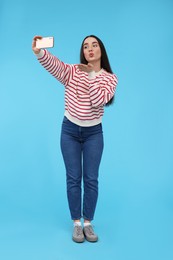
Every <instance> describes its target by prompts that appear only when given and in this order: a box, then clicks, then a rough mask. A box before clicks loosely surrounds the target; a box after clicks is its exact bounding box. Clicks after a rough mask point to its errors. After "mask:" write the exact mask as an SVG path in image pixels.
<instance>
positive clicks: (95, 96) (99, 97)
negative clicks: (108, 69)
mask: <svg viewBox="0 0 173 260" xmlns="http://www.w3.org/2000/svg"><path fill="white" fill-rule="evenodd" d="M117 83H118V80H117V77H116V76H115V74H110V75H108V76H105V77H104V79H103V80H97V78H90V86H89V93H90V100H91V103H92V106H93V107H99V106H104V105H105V104H106V103H108V102H109V101H110V100H111V98H112V97H113V96H114V93H115V90H116V86H117Z"/></svg>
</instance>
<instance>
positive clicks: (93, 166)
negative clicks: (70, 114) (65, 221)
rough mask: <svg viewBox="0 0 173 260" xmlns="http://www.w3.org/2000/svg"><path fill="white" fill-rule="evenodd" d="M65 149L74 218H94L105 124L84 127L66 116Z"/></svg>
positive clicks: (62, 136) (64, 154)
mask: <svg viewBox="0 0 173 260" xmlns="http://www.w3.org/2000/svg"><path fill="white" fill-rule="evenodd" d="M61 150H62V155H63V159H64V163H65V168H66V182H67V198H68V204H69V209H70V213H71V218H72V219H73V220H75V219H80V218H81V217H83V218H84V219H86V220H92V219H93V218H94V213H95V208H96V204H97V198H98V175H99V174H98V172H99V165H100V161H101V157H102V152H103V132H102V124H101V123H100V124H98V125H95V126H91V127H82V126H78V125H76V124H74V123H72V122H71V121H70V120H68V119H67V118H66V117H64V119H63V123H62V131H61ZM82 181H83V182H82ZM82 183H83V185H82ZM82 187H83V190H82ZM82 204H83V207H82Z"/></svg>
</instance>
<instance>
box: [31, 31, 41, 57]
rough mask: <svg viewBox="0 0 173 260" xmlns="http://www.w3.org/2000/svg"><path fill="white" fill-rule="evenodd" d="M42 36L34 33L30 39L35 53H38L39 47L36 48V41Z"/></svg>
mask: <svg viewBox="0 0 173 260" xmlns="http://www.w3.org/2000/svg"><path fill="white" fill-rule="evenodd" d="M42 38H43V37H42V36H38V35H36V36H35V37H34V38H33V40H32V50H33V52H34V53H35V54H39V52H40V49H38V48H36V41H37V40H38V39H39V40H41V39H42Z"/></svg>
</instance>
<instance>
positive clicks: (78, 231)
mask: <svg viewBox="0 0 173 260" xmlns="http://www.w3.org/2000/svg"><path fill="white" fill-rule="evenodd" d="M76 235H77V236H81V235H82V228H81V227H80V226H76Z"/></svg>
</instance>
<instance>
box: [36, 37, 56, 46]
mask: <svg viewBox="0 0 173 260" xmlns="http://www.w3.org/2000/svg"><path fill="white" fill-rule="evenodd" d="M53 46H54V37H43V38H42V39H41V40H40V39H37V41H36V48H38V49H41V48H43V49H44V48H52V47H53Z"/></svg>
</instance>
